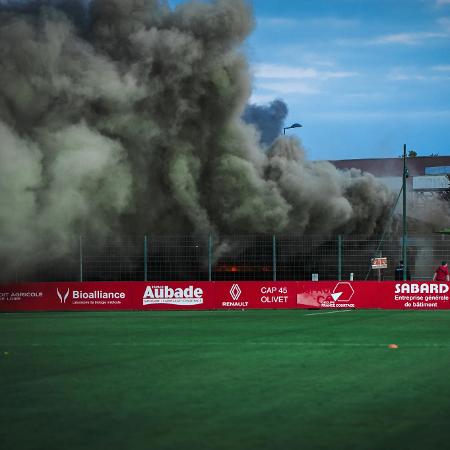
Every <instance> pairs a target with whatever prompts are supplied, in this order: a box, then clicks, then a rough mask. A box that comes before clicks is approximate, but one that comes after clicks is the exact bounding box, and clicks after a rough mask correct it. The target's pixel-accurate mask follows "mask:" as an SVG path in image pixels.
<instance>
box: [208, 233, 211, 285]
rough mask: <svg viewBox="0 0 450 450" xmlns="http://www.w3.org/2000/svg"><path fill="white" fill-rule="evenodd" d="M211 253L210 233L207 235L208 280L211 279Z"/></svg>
mask: <svg viewBox="0 0 450 450" xmlns="http://www.w3.org/2000/svg"><path fill="white" fill-rule="evenodd" d="M211 253H212V236H211V234H210V235H209V236H208V281H212V261H211Z"/></svg>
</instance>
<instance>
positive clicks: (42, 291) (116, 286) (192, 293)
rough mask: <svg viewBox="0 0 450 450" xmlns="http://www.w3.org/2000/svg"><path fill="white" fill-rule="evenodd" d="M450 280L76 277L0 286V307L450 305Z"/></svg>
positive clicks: (145, 308) (97, 309)
mask: <svg viewBox="0 0 450 450" xmlns="http://www.w3.org/2000/svg"><path fill="white" fill-rule="evenodd" d="M449 291H450V284H449V283H444V282H417V283H416V282H413V281H405V282H393V281H392V282H390V281H383V282H376V281H368V282H363V281H355V282H353V281H319V282H315V281H299V282H296V281H286V282H284V281H276V282H270V281H235V282H227V281H220V282H205V281H203V282H196V281H186V282H147V283H146V282H83V283H80V282H73V283H24V284H11V285H0V312H8V311H10V312H12V311H114V310H142V311H145V310H158V309H159V310H204V309H208V310H212V309H225V310H226V309H295V308H318V309H342V308H346V309H348V308H382V309H406V310H408V309H409V310H411V309H415V310H421V309H450V292H449Z"/></svg>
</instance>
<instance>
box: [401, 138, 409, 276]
mask: <svg viewBox="0 0 450 450" xmlns="http://www.w3.org/2000/svg"><path fill="white" fill-rule="evenodd" d="M406 178H408V169H407V167H406V144H404V145H403V184H402V189H403V242H402V257H403V281H406V279H407V273H408V258H407V243H406V241H407V228H406V226H407V223H406Z"/></svg>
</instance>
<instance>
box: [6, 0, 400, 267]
mask: <svg viewBox="0 0 450 450" xmlns="http://www.w3.org/2000/svg"><path fill="white" fill-rule="evenodd" d="M252 28H253V19H252V14H251V10H250V7H249V5H248V4H247V3H246V2H245V1H242V0H216V1H213V2H208V3H199V2H189V3H186V4H183V5H181V6H179V7H177V8H176V9H175V10H173V11H172V10H170V8H169V7H168V6H167V5H166V3H164V2H162V1H157V0H92V1H91V2H88V3H86V2H83V1H81V0H80V1H79V2H77V1H73V0H72V1H69V2H65V1H64V2H63V1H59V2H58V1H53V2H51V1H50V2H49V1H46V2H30V3H27V2H25V3H24V2H19V3H18V2H5V1H3V2H1V3H0V66H1V68H0V146H1V153H0V189H1V190H0V192H1V193H0V236H1V241H0V260H1V261H3V263H4V267H10V268H13V267H14V266H17V265H26V264H35V263H36V262H38V261H43V260H45V258H53V257H60V256H64V255H65V253H66V252H67V251H68V246H69V242H71V240H72V239H73V237H74V236H78V235H81V234H83V235H89V236H91V237H94V238H95V239H96V240H98V241H99V242H100V241H101V240H102V239H104V238H106V237H108V236H111V235H113V234H115V235H117V234H122V235H123V234H127V235H131V234H140V235H142V234H145V233H149V234H156V233H157V234H189V233H217V234H224V233H259V232H261V233H273V232H296V233H311V232H312V233H332V232H342V231H344V232H346V233H360V234H366V235H369V234H371V233H373V232H374V231H376V230H378V229H379V228H380V227H381V226H382V224H383V223H384V221H385V219H386V217H387V215H388V214H389V206H390V205H391V202H392V195H391V194H390V193H389V192H388V190H387V189H386V188H384V187H383V186H382V185H381V184H379V183H377V182H376V180H375V178H374V177H372V176H371V175H368V174H361V173H360V172H359V171H356V170H353V171H348V172H340V171H338V170H336V169H335V168H334V166H332V165H331V164H329V163H326V162H322V163H313V162H308V161H307V160H306V159H305V153H304V151H303V149H302V146H301V144H300V143H299V142H298V141H297V140H295V139H292V138H290V139H283V138H279V139H278V140H276V141H275V142H274V143H273V144H272V146H271V147H270V149H268V150H267V151H266V152H264V151H262V149H261V148H260V145H259V142H258V140H259V137H258V134H257V133H256V132H255V129H254V127H252V126H248V125H246V124H245V123H244V122H243V121H242V120H241V116H242V114H243V111H244V108H245V105H246V104H247V101H248V99H249V96H250V91H251V88H250V82H249V79H250V78H249V71H248V66H247V62H246V59H245V57H244V55H242V54H241V53H240V50H239V48H240V46H241V43H242V42H243V41H244V40H245V38H246V37H247V36H248V34H249V33H250V31H251V30H252ZM272 106H273V105H272ZM278 106H280V105H278ZM282 115H283V111H281V112H280V117H282ZM277 126H279V125H277Z"/></svg>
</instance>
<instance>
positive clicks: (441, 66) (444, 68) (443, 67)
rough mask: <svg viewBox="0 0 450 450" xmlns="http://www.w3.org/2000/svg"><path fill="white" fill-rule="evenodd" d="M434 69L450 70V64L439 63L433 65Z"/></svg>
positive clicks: (438, 70)
mask: <svg viewBox="0 0 450 450" xmlns="http://www.w3.org/2000/svg"><path fill="white" fill-rule="evenodd" d="M449 1H450V0H449ZM432 70H435V71H437V72H450V64H443V65H439V66H433V67H432Z"/></svg>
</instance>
